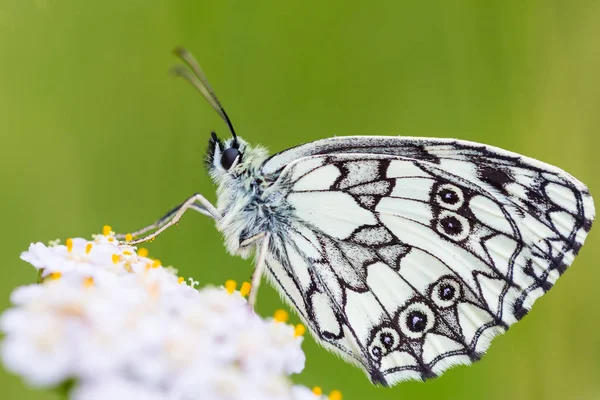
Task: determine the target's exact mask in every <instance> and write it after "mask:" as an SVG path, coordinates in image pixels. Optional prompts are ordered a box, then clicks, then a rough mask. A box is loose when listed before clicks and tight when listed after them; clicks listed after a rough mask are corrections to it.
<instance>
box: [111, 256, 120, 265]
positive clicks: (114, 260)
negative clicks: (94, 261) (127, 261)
mask: <svg viewBox="0 0 600 400" xmlns="http://www.w3.org/2000/svg"><path fill="white" fill-rule="evenodd" d="M119 261H121V256H120V255H118V254H113V255H112V262H113V264H118V263H119Z"/></svg>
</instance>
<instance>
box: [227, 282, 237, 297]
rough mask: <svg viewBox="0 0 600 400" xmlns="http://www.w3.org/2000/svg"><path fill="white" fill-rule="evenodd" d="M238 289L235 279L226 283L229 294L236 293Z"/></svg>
mask: <svg viewBox="0 0 600 400" xmlns="http://www.w3.org/2000/svg"><path fill="white" fill-rule="evenodd" d="M236 287H237V282H236V281H234V280H233V279H228V280H227V281H226V282H225V290H227V293H229V294H231V293H233V292H234V291H235V288H236Z"/></svg>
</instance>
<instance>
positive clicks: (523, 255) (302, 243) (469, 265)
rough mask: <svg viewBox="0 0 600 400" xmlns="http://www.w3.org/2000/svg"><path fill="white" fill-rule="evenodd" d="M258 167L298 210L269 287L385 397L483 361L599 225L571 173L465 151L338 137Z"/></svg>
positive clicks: (455, 145) (283, 237)
mask: <svg viewBox="0 0 600 400" xmlns="http://www.w3.org/2000/svg"><path fill="white" fill-rule="evenodd" d="M262 168H263V171H264V172H265V173H266V174H270V176H272V177H273V179H275V183H274V184H273V185H272V186H271V187H270V188H269V189H267V190H272V193H273V195H278V196H283V199H282V204H285V207H286V208H287V209H288V211H289V212H287V213H286V214H285V215H286V216H287V217H286V218H282V220H281V221H279V222H280V223H278V224H277V226H279V227H280V229H277V230H274V231H273V232H272V243H271V246H270V253H269V255H268V257H267V268H268V271H269V274H268V275H270V278H271V279H272V280H273V283H274V284H275V286H276V287H278V288H279V289H280V291H281V292H282V293H284V294H285V297H286V298H287V299H288V300H289V301H290V302H291V304H292V305H293V306H294V307H295V308H296V309H297V310H298V312H299V314H300V315H301V317H302V318H303V319H304V321H305V323H306V324H307V325H308V326H309V328H310V330H311V331H312V333H313V335H314V336H315V337H316V338H317V340H318V341H319V342H320V343H321V344H323V345H324V346H326V347H328V348H329V349H332V350H334V351H335V352H336V353H338V354H340V355H342V356H343V357H344V358H345V359H347V360H348V361H351V362H354V363H356V364H358V365H359V366H361V367H362V368H363V369H364V370H365V371H366V372H367V374H368V375H369V376H370V378H371V380H372V381H373V382H374V383H378V384H382V385H390V384H394V383H396V382H399V381H403V380H407V379H426V378H431V377H435V376H437V375H440V374H441V373H443V372H444V371H445V370H446V369H448V368H449V367H451V366H453V365H458V364H469V363H471V362H472V361H474V360H477V359H479V358H480V357H481V355H482V354H483V353H484V352H485V351H486V350H487V348H488V347H489V345H490V342H491V340H492V338H493V337H494V336H496V335H498V334H500V333H503V332H504V331H506V330H507V329H508V327H509V326H510V325H512V324H513V323H515V322H517V321H518V320H519V319H521V318H522V317H523V316H524V315H525V314H526V313H527V311H528V310H529V309H530V308H531V307H532V305H533V303H534V301H535V300H536V299H537V298H538V297H540V296H542V295H543V294H545V293H546V292H547V291H548V290H550V288H551V287H552V286H553V285H554V283H555V282H556V280H557V279H558V278H559V277H560V275H561V274H562V273H563V272H564V271H565V269H566V268H567V266H569V265H570V264H571V263H572V261H573V259H574V257H575V255H576V254H577V252H578V251H579V249H580V248H581V246H582V245H583V242H584V239H585V237H586V235H587V233H588V231H589V230H590V228H591V224H592V220H593V218H594V204H593V201H592V198H591V196H590V194H589V192H588V190H587V188H586V187H585V186H584V185H583V184H582V183H581V182H579V181H578V180H576V179H575V178H573V177H572V176H570V175H569V174H567V173H566V172H564V171H562V170H560V169H558V168H556V167H552V166H550V165H547V164H544V163H542V162H539V161H536V160H533V159H529V158H526V157H523V156H519V155H517V154H514V153H510V152H507V151H504V150H501V149H497V148H493V147H490V146H483V145H480V144H475V143H470V142H464V141H456V140H436V139H434V140H428V139H419V138H416V139H411V138H380V137H357V138H353V137H347V138H333V139H326V140H322V141H318V142H314V143H309V144H307V145H303V146H299V147H297V148H294V149H290V150H287V151H285V152H283V153H280V154H278V155H275V156H273V157H272V158H270V159H269V160H267V161H266V162H265V163H264V164H263V167H262ZM267 176H268V175H267Z"/></svg>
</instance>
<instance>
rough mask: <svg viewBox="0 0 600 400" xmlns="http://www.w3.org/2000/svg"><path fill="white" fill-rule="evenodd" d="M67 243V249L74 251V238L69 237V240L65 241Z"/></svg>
mask: <svg viewBox="0 0 600 400" xmlns="http://www.w3.org/2000/svg"><path fill="white" fill-rule="evenodd" d="M65 244H66V245H67V251H68V252H69V253H70V252H72V251H73V239H71V238H68V239H67V241H66V242H65Z"/></svg>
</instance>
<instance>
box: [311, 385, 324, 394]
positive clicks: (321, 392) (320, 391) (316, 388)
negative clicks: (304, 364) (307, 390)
mask: <svg viewBox="0 0 600 400" xmlns="http://www.w3.org/2000/svg"><path fill="white" fill-rule="evenodd" d="M312 392H313V393H314V394H315V395H317V396H320V395H322V394H323V389H321V387H320V386H315V387H314V388H312Z"/></svg>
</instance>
